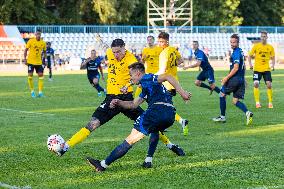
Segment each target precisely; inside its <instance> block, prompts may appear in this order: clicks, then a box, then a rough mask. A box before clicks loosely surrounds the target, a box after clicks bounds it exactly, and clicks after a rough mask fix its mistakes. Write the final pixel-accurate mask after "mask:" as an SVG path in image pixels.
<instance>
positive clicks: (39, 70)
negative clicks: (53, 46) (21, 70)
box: [28, 64, 44, 73]
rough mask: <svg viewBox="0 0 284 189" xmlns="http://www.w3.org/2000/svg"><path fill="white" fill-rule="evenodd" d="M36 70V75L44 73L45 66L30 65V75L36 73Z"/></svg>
mask: <svg viewBox="0 0 284 189" xmlns="http://www.w3.org/2000/svg"><path fill="white" fill-rule="evenodd" d="M34 70H36V73H43V70H44V65H33V64H28V73H34Z"/></svg>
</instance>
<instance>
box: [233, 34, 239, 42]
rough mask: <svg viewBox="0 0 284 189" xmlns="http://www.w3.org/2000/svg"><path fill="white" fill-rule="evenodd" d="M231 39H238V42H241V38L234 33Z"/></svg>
mask: <svg viewBox="0 0 284 189" xmlns="http://www.w3.org/2000/svg"><path fill="white" fill-rule="evenodd" d="M231 38H234V39H237V40H238V42H240V37H239V36H238V34H236V33H234V34H233V35H231Z"/></svg>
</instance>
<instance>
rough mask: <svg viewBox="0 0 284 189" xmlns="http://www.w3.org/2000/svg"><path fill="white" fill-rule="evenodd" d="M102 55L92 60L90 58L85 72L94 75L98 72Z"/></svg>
mask: <svg viewBox="0 0 284 189" xmlns="http://www.w3.org/2000/svg"><path fill="white" fill-rule="evenodd" d="M102 60H103V57H99V56H98V57H96V58H95V59H94V60H90V61H89V62H88V63H87V65H86V66H87V74H88V75H96V74H99V71H98V68H99V67H100V66H101V62H102Z"/></svg>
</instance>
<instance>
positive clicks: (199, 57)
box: [183, 41, 220, 94]
mask: <svg viewBox="0 0 284 189" xmlns="http://www.w3.org/2000/svg"><path fill="white" fill-rule="evenodd" d="M198 47H199V44H198V41H193V42H192V49H193V51H194V55H195V59H196V63H195V64H192V65H189V66H185V67H184V68H183V69H184V70H186V69H188V68H195V67H200V68H201V69H202V71H201V72H200V73H199V75H198V76H197V78H196V81H195V85H196V86H198V87H203V88H206V89H209V90H210V94H212V92H213V91H215V92H216V93H218V94H219V93H220V89H219V87H217V86H216V85H215V78H214V70H213V68H212V66H211V65H210V63H209V61H208V58H207V56H206V55H205V53H204V52H203V51H202V50H200V49H199V48H198ZM205 80H208V83H209V85H210V86H208V85H206V84H205V83H204V82H202V81H205Z"/></svg>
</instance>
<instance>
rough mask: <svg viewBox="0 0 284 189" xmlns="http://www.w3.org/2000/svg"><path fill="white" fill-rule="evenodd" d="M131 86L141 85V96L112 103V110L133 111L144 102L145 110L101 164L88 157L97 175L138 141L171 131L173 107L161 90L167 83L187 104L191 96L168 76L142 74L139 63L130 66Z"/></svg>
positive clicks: (163, 90)
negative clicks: (127, 134)
mask: <svg viewBox="0 0 284 189" xmlns="http://www.w3.org/2000/svg"><path fill="white" fill-rule="evenodd" d="M129 69H130V71H129V72H130V78H131V81H132V83H134V84H136V85H139V84H140V85H141V87H142V92H141V94H140V95H139V97H137V98H135V99H134V100H133V101H123V100H119V99H113V100H112V101H111V103H110V107H111V108H115V107H121V108H123V109H135V108H137V107H138V106H139V105H140V104H142V103H143V102H144V101H146V102H147V103H148V108H147V110H146V111H145V112H144V113H143V114H142V115H140V116H139V117H138V118H137V119H136V121H135V122H134V128H133V129H132V131H131V133H130V135H129V136H128V137H127V138H126V139H125V140H124V141H123V143H122V144H120V145H118V146H117V147H116V148H115V149H114V150H113V151H112V152H111V153H110V155H109V156H108V157H107V158H106V159H105V160H102V161H99V160H96V159H93V158H91V157H87V161H88V162H89V163H90V165H91V166H93V167H94V168H95V170H96V171H98V172H101V171H104V170H105V169H106V168H107V166H109V165H110V164H111V163H112V162H114V161H115V160H117V159H119V158H121V157H122V156H124V155H125V154H126V153H127V152H128V150H129V149H130V148H131V147H132V146H133V145H134V144H135V143H136V142H138V141H139V140H141V139H142V138H144V137H145V135H149V134H150V133H158V132H159V131H161V132H162V131H164V130H165V129H166V128H168V127H170V126H171V125H172V124H173V123H174V121H175V107H174V106H173V103H172V95H171V94H170V93H169V92H168V91H167V89H166V88H165V87H164V86H163V84H162V83H163V82H164V81H168V82H169V83H170V84H171V85H172V86H173V87H174V88H175V89H176V91H177V92H178V93H179V94H180V95H181V97H182V98H183V99H184V100H185V101H187V100H189V99H190V97H191V94H190V93H188V92H186V91H184V90H183V89H182V88H181V86H180V85H179V83H178V82H177V80H176V79H174V78H173V77H172V76H170V75H166V74H162V75H154V74H145V67H144V65H143V64H141V63H134V64H132V65H130V66H129Z"/></svg>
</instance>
